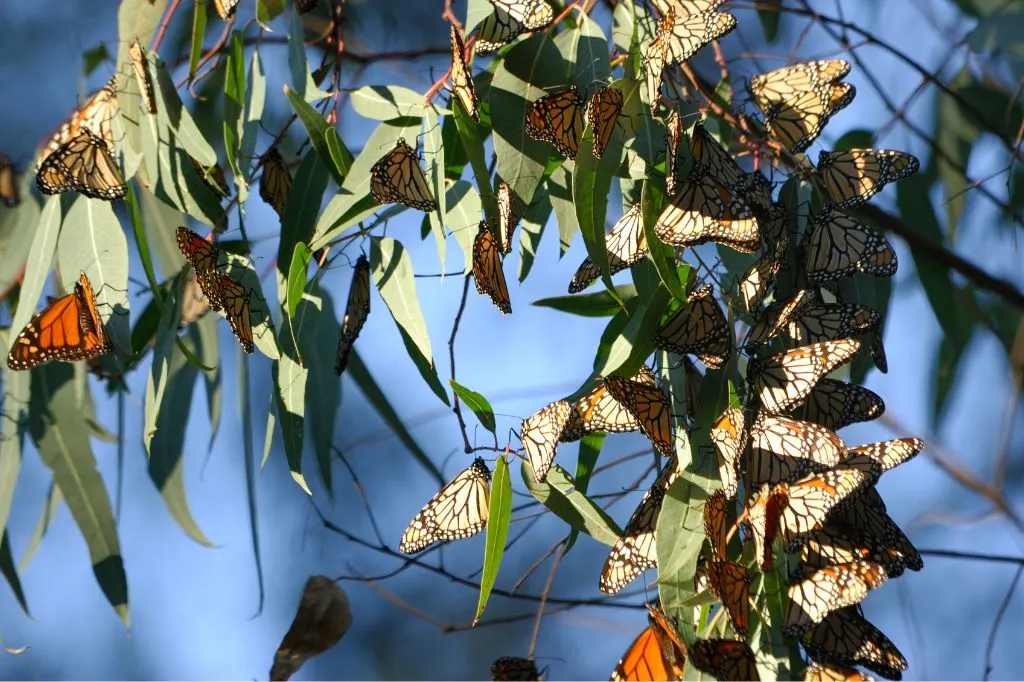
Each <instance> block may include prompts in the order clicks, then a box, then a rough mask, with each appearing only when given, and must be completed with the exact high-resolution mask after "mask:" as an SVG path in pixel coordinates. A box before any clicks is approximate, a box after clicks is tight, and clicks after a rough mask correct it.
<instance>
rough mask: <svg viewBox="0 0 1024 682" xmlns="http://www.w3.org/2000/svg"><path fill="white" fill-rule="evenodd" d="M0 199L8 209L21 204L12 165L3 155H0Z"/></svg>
mask: <svg viewBox="0 0 1024 682" xmlns="http://www.w3.org/2000/svg"><path fill="white" fill-rule="evenodd" d="M0 199H3V200H4V203H5V204H7V206H8V207H9V208H14V207H15V206H17V205H18V204H20V203H21V198H20V197H19V196H18V184H17V177H16V176H15V170H14V164H12V163H11V160H10V159H8V158H7V157H6V156H4V155H3V154H0Z"/></svg>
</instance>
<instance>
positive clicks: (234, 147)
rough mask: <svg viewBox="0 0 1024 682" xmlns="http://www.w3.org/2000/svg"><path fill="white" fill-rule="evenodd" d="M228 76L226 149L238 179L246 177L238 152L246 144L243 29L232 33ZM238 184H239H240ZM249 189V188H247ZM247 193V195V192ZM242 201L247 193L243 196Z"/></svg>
mask: <svg viewBox="0 0 1024 682" xmlns="http://www.w3.org/2000/svg"><path fill="white" fill-rule="evenodd" d="M226 71H227V79H226V81H225V83H224V120H223V128H224V150H225V151H226V152H227V156H228V166H230V167H231V174H232V175H233V176H234V177H236V178H242V177H245V176H244V174H243V173H242V169H241V164H240V163H239V159H238V151H239V149H240V148H241V146H242V135H243V132H244V124H243V122H242V112H243V111H244V110H245V100H246V97H245V91H246V74H245V48H244V47H243V45H242V32H241V31H232V32H231V44H230V46H229V49H228V60H227V69H226ZM236 186H237V184H236ZM246 191H248V187H246ZM246 196H247V195H246ZM238 199H239V201H242V200H244V199H245V196H242V195H239V197H238Z"/></svg>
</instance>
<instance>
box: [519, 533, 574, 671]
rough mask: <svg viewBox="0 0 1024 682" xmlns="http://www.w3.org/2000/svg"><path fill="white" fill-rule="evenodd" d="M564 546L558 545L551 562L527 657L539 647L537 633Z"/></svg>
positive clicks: (563, 544) (531, 655)
mask: <svg viewBox="0 0 1024 682" xmlns="http://www.w3.org/2000/svg"><path fill="white" fill-rule="evenodd" d="M564 548H565V543H562V544H560V545H558V552H557V553H556V554H555V560H554V561H553V562H551V572H550V573H548V581H547V583H545V584H544V591H543V592H541V594H540V596H541V600H540V604H539V605H538V606H537V617H536V618H535V619H534V621H533V635H531V636H530V649H529V651H528V652H527V654H526V657H527V658H533V654H534V651H535V650H536V649H537V635H538V634H540V621H541V618H542V617H543V616H544V606H545V605H546V604H547V601H548V595H549V594H551V583H553V582H554V581H555V573H557V572H558V564H559V563H561V561H562V550H563V549H564Z"/></svg>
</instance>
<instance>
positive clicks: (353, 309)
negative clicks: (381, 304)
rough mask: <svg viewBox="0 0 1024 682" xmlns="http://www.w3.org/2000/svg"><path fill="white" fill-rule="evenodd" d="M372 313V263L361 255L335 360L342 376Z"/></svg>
mask: <svg viewBox="0 0 1024 682" xmlns="http://www.w3.org/2000/svg"><path fill="white" fill-rule="evenodd" d="M369 315H370V263H369V261H367V260H366V256H360V257H359V260H357V261H356V267H355V269H354V270H353V271H352V284H351V286H350V287H349V290H348V303H347V304H346V305H345V316H344V317H343V318H342V320H341V336H340V337H339V338H338V351H337V355H336V359H335V361H334V373H335V374H336V375H338V376H341V373H342V372H344V371H345V368H346V367H347V366H348V354H349V352H350V351H351V350H352V344H353V343H355V341H356V339H357V338H358V337H359V332H360V331H362V329H363V325H364V324H366V318H367V317H369Z"/></svg>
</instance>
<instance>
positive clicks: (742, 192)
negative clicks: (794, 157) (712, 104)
mask: <svg viewBox="0 0 1024 682" xmlns="http://www.w3.org/2000/svg"><path fill="white" fill-rule="evenodd" d="M690 153H691V154H692V155H693V171H692V172H691V175H702V174H703V175H707V176H708V177H709V178H710V179H711V180H712V181H714V182H715V183H716V184H718V185H721V186H722V187H724V188H725V189H726V190H728V192H729V193H731V194H734V195H735V196H736V198H738V199H739V200H740V201H741V202H743V203H745V204H746V205H747V206H749V207H751V208H756V209H758V210H759V211H760V212H762V213H766V214H767V213H771V212H772V186H771V183H769V182H768V179H767V178H765V177H764V175H762V174H761V173H759V172H757V173H745V172H744V171H743V169H741V168H740V167H739V164H737V163H736V161H735V160H734V159H733V158H732V157H731V156H730V155H729V152H728V151H726V149H725V148H724V147H722V145H721V144H719V142H718V141H717V140H716V139H715V138H713V137H712V136H711V134H710V133H708V131H707V129H706V128H705V127H704V126H703V125H702V124H701V123H697V124H696V125H695V126H694V127H693V134H692V135H691V137H690Z"/></svg>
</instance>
